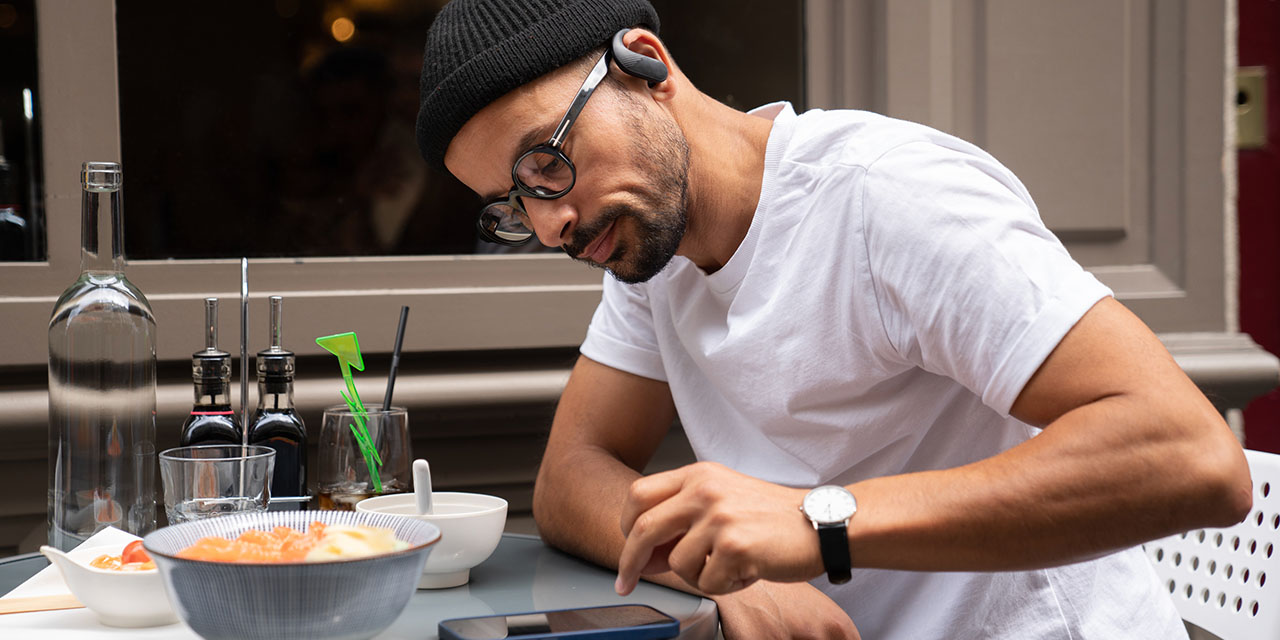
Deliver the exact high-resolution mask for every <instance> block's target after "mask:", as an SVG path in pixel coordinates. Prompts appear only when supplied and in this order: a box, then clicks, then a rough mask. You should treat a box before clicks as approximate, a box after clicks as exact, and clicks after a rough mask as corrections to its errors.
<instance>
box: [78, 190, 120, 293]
mask: <svg viewBox="0 0 1280 640" xmlns="http://www.w3.org/2000/svg"><path fill="white" fill-rule="evenodd" d="M104 208H105V209H106V210H105V211H104V210H103V209H104ZM80 215H81V219H80V271H81V272H82V273H83V272H92V273H122V272H124V221H123V219H122V216H121V213H120V191H119V190H118V189H117V190H113V191H102V190H97V189H85V190H84V195H83V200H82V202H81V208H80Z"/></svg>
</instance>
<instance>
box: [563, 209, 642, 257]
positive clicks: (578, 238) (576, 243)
mask: <svg viewBox="0 0 1280 640" xmlns="http://www.w3.org/2000/svg"><path fill="white" fill-rule="evenodd" d="M631 213H632V208H631V207H629V206H627V205H625V204H616V205H613V206H610V207H606V208H604V209H601V210H600V217H599V218H598V219H597V220H595V221H594V222H592V223H591V224H590V225H587V226H582V227H578V228H577V229H574V230H573V239H572V240H571V241H570V242H568V243H566V244H563V245H560V248H561V249H563V250H564V252H565V253H567V254H569V257H571V258H577V257H578V255H579V254H581V253H582V252H583V251H585V250H586V248H587V245H589V244H591V241H592V240H595V239H596V237H597V236H599V235H600V234H601V233H604V230H605V229H608V228H609V225H611V224H613V221H614V220H617V219H618V218H621V217H622V216H625V215H630V214H631Z"/></svg>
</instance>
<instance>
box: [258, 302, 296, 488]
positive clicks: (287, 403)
mask: <svg viewBox="0 0 1280 640" xmlns="http://www.w3.org/2000/svg"><path fill="white" fill-rule="evenodd" d="M282 305H283V299H282V298H281V297H280V296H271V346H270V347H269V348H267V349H263V350H262V351H259V352H258V357H257V368H258V410H257V411H256V412H254V414H253V421H252V425H253V426H252V427H250V429H249V444H260V445H265V446H268V447H271V448H272V449H275V451H276V466H275V471H274V472H273V475H272V479H271V495H272V496H305V495H307V429H306V427H305V426H304V425H303V423H302V417H301V416H299V415H298V412H297V411H296V410H295V409H294V407H293V376H294V356H293V352H292V351H288V350H286V349H285V348H284V347H283V346H281V345H282V344H283V343H282V334H283V332H284V328H283V320H282V311H283V309H282Z"/></svg>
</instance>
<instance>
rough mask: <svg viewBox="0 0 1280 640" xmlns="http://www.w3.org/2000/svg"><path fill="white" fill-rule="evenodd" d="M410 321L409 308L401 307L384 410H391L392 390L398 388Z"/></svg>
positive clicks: (383, 402)
mask: <svg viewBox="0 0 1280 640" xmlns="http://www.w3.org/2000/svg"><path fill="white" fill-rule="evenodd" d="M408 319H409V307H407V306H404V307H400V326H399V327H398V328H396V346H395V348H394V349H392V350H391V373H389V374H387V396H386V398H384V399H383V401H382V410H383V411H390V410H391V390H392V389H393V388H395V386H396V369H399V368H400V347H401V346H402V345H403V344H404V323H405V321H406V320H408Z"/></svg>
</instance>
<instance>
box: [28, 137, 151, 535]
mask: <svg viewBox="0 0 1280 640" xmlns="http://www.w3.org/2000/svg"><path fill="white" fill-rule="evenodd" d="M80 178H81V182H82V184H83V186H84V193H83V196H82V200H81V223H82V227H81V236H80V238H81V243H80V271H81V273H80V277H79V278H78V279H77V280H76V281H75V282H74V283H73V284H72V285H71V286H70V287H68V288H67V290H66V291H64V292H63V293H62V296H61V297H59V298H58V301H57V302H56V303H55V304H54V307H53V314H52V316H51V318H50V320H49V513H48V527H49V529H48V533H49V544H50V545H52V546H55V547H58V548H59V549H64V550H65V549H69V548H71V547H73V546H75V545H77V544H79V543H80V542H82V541H84V540H85V539H86V538H88V537H89V536H91V535H93V534H94V533H96V532H97V531H99V530H100V529H103V528H105V527H107V526H114V527H117V528H120V529H124V530H126V531H128V532H130V533H133V534H136V535H143V534H146V533H148V532H150V531H151V530H153V529H155V526H156V503H155V469H156V456H155V454H156V451H155V430H156V422H155V420H156V321H155V315H154V314H153V313H152V311H151V305H150V304H149V303H148V302H147V298H146V296H144V295H142V292H141V291H139V290H138V288H137V287H135V286H134V285H133V283H131V282H129V280H128V279H127V278H125V275H124V262H125V260H124V222H123V219H122V211H121V207H120V185H121V182H122V177H121V172H120V165H119V164H117V163H115V162H86V163H85V164H84V167H83V169H82V170H81V173H80ZM108 243H110V245H109V246H108Z"/></svg>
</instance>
